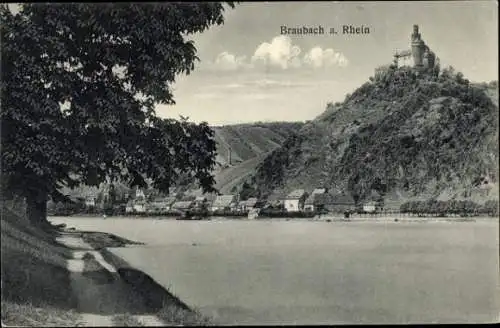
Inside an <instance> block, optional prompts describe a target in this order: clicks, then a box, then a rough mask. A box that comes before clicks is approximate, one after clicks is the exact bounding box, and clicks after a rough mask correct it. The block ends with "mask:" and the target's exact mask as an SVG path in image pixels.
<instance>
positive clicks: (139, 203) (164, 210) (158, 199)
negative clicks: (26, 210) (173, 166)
mask: <svg viewBox="0 0 500 328" xmlns="http://www.w3.org/2000/svg"><path fill="white" fill-rule="evenodd" d="M155 194H156V195H155ZM125 199H126V201H124V202H121V203H116V202H112V203H113V204H112V205H110V199H109V197H108V196H104V197H99V196H98V195H96V194H95V193H94V195H91V196H87V197H86V198H85V199H84V200H83V199H81V198H80V200H75V201H77V202H80V203H81V204H82V203H83V202H84V206H82V207H81V210H82V212H84V213H87V214H89V213H94V214H101V213H103V214H107V215H156V216H180V215H182V214H185V213H191V214H194V215H202V216H240V217H241V216H249V217H250V216H252V217H255V216H257V215H259V214H260V215H262V216H268V215H270V216H282V217H286V216H294V217H313V216H315V215H318V214H320V215H321V214H326V213H341V214H345V213H352V212H355V211H356V212H364V213H375V212H381V211H382V210H383V206H382V205H381V202H380V200H379V199H380V197H379V195H377V194H374V195H373V196H372V197H371V199H370V200H369V201H367V202H365V203H363V204H360V205H356V204H355V202H354V199H353V198H352V197H351V196H350V195H348V194H336V195H332V194H330V193H329V192H328V190H327V189H326V188H316V189H314V190H312V191H310V192H307V191H306V190H305V189H296V190H293V191H292V192H290V193H288V194H283V193H273V194H271V195H270V196H269V197H268V198H267V199H258V198H256V197H250V198H248V199H241V197H240V195H238V194H220V195H217V194H206V195H196V192H185V193H171V194H169V195H168V196H161V195H158V194H157V193H155V192H154V191H152V190H149V189H147V190H143V189H140V188H135V190H134V191H133V192H132V193H131V194H130V195H126V197H125ZM82 205H83V204H82ZM50 207H51V206H49V208H50ZM249 214H250V215H249Z"/></svg>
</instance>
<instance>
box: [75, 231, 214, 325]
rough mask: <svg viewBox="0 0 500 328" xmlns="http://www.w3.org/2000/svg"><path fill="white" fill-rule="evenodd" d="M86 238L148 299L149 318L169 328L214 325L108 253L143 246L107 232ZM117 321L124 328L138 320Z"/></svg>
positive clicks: (94, 233) (89, 235)
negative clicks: (132, 246) (115, 249)
mask: <svg viewBox="0 0 500 328" xmlns="http://www.w3.org/2000/svg"><path fill="white" fill-rule="evenodd" d="M82 238H83V239H84V240H85V242H87V243H89V244H90V245H92V247H93V248H95V249H98V250H101V252H102V255H103V257H104V259H105V260H106V261H107V262H109V263H111V264H112V265H113V266H114V267H116V268H118V273H119V274H120V277H121V278H122V279H123V280H124V281H125V282H126V283H127V284H128V285H129V286H131V287H132V289H133V290H134V291H136V292H138V294H139V295H140V297H142V298H143V299H144V303H145V304H146V306H147V308H148V310H149V314H152V315H156V316H157V317H158V318H159V319H160V320H162V321H163V322H164V323H165V324H167V325H172V324H173V325H188V326H200V325H203V326H206V325H210V324H211V322H210V318H207V317H205V316H203V315H201V314H200V313H199V312H198V311H195V310H193V309H191V308H190V307H188V306H187V305H186V304H184V303H183V302H182V301H181V300H180V299H179V298H178V297H176V296H175V295H173V294H172V293H171V292H170V291H168V290H166V289H165V288H164V287H163V286H161V285H160V284H158V283H157V282H156V281H154V280H153V279H152V278H151V277H150V276H148V275H147V274H146V273H144V272H142V271H140V270H136V269H134V268H132V267H131V266H130V265H129V264H128V263H127V262H125V261H124V260H123V259H121V258H119V257H117V256H115V255H113V254H112V253H111V252H109V251H107V250H106V248H108V247H122V246H125V245H127V244H131V245H138V244H142V243H139V242H135V241H131V240H128V239H125V238H122V237H118V236H115V235H112V234H108V233H103V232H85V233H82ZM114 321H115V322H116V323H119V325H120V326H133V325H135V322H136V321H137V320H135V319H134V318H133V317H130V316H127V315H121V316H117V317H115V318H114Z"/></svg>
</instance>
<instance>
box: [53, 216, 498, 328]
mask: <svg viewBox="0 0 500 328" xmlns="http://www.w3.org/2000/svg"><path fill="white" fill-rule="evenodd" d="M57 220H58V222H63V221H64V222H65V223H67V224H68V226H75V227H76V228H78V229H85V230H99V231H105V232H110V233H115V234H118V235H121V236H123V237H126V238H129V239H133V240H138V241H142V242H145V243H147V245H146V246H134V247H130V248H120V249H114V250H113V252H115V253H116V254H118V255H120V256H122V257H124V258H125V260H127V261H128V262H129V263H131V264H133V265H134V266H136V267H137V268H139V269H141V270H143V271H145V272H147V273H148V274H149V275H151V276H152V277H153V278H154V279H155V280H156V281H157V282H158V283H160V284H162V285H163V286H166V287H169V288H170V290H171V291H172V292H173V293H174V294H176V295H178V296H179V297H180V298H181V299H182V300H183V301H184V302H186V303H187V304H190V305H194V306H196V307H197V308H199V309H200V310H203V311H204V313H206V314H210V315H213V316H214V317H215V318H216V319H217V320H218V322H220V323H229V324H231V323H232V324H235V323H236V324H237V323H239V324H266V323H267V324H280V323H288V324H294V323H296V324H307V323H317V324H318V323H325V324H326V323H329V324H336V323H337V324H338V323H432V322H441V323H448V322H488V321H492V320H494V319H496V316H497V313H498V306H499V303H498V300H496V299H495V298H496V297H498V290H495V287H494V286H495V285H497V286H498V221H492V220H478V221H477V222H462V223H450V222H434V223H401V222H400V223H395V222H387V223H382V222H348V223H343V222H332V223H327V222H311V221H300V220H295V221H294V220H291V221H270V220H268V221H228V220H224V219H222V220H212V221H197V222H189V221H175V220H162V221H158V220H147V219H142V220H133V219H114V220H113V219H108V220H98V219H76V218H75V219H57Z"/></svg>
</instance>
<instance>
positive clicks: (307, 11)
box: [156, 1, 498, 125]
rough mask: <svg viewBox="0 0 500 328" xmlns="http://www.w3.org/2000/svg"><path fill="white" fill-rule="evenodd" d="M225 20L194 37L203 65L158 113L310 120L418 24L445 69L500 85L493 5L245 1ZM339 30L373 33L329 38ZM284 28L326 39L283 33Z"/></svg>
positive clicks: (229, 120)
mask: <svg viewBox="0 0 500 328" xmlns="http://www.w3.org/2000/svg"><path fill="white" fill-rule="evenodd" d="M224 16H225V23H224V25H222V26H216V27H212V28H210V29H209V30H207V31H205V32H203V33H201V34H196V35H193V36H191V37H190V39H192V40H193V41H194V42H195V45H196V47H197V49H198V53H197V55H198V57H199V58H200V62H198V63H197V64H196V66H195V70H194V72H192V73H191V74H190V75H189V76H179V77H178V78H177V80H176V82H175V84H174V85H173V90H174V99H175V101H176V104H175V105H172V106H170V105H158V106H157V108H156V111H157V114H158V115H159V116H162V117H173V118H178V117H179V115H182V116H184V117H189V118H190V120H192V121H195V122H202V121H206V122H208V123H209V124H211V125H225V124H234V123H244V122H255V121H305V120H310V119H314V118H315V117H316V116H317V115H319V114H321V113H322V112H323V111H324V110H325V108H326V104H327V103H328V102H336V101H343V100H344V98H345V95H346V94H347V93H350V92H352V91H354V90H355V89H356V88H357V87H359V86H361V85H362V84H363V83H365V82H366V81H367V80H368V78H369V77H370V76H372V75H373V72H374V69H375V68H376V67H378V66H381V65H385V64H389V63H390V62H391V61H392V58H393V57H392V55H393V53H394V51H396V50H405V49H409V42H410V35H411V33H412V29H413V25H414V24H418V25H419V28H420V33H421V35H422V38H423V40H424V41H425V42H426V44H427V45H428V46H429V47H430V48H431V50H432V51H434V52H435V53H436V55H437V56H438V57H439V59H440V61H441V66H442V67H445V66H448V65H451V66H453V67H455V68H456V69H457V70H458V71H461V72H463V73H464V75H465V77H466V78H468V79H469V80H471V81H477V82H482V81H488V82H489V81H491V80H498V73H497V72H498V41H497V40H498V8H497V3H496V1H470V2H469V1H457V2H455V1H440V2H437V1H431V2H407V1H404V2H378V1H377V2H274V3H273V2H243V3H240V4H239V5H236V7H235V8H234V9H228V10H226V11H225V14H224ZM343 25H352V26H354V27H358V26H364V27H368V28H369V33H366V34H354V35H352V34H342V31H338V33H337V34H333V35H331V34H329V30H330V28H331V27H333V28H335V29H337V30H338V29H341V28H342V26H343ZM281 26H286V27H302V26H306V27H319V26H322V27H323V28H324V29H325V34H323V35H290V34H286V35H283V34H281Z"/></svg>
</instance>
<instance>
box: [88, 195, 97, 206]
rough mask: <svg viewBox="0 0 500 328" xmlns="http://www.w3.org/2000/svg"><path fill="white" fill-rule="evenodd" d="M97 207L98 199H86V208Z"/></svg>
mask: <svg viewBox="0 0 500 328" xmlns="http://www.w3.org/2000/svg"><path fill="white" fill-rule="evenodd" d="M96 205H97V198H96V197H93V196H88V197H85V206H87V207H95V206H96Z"/></svg>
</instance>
